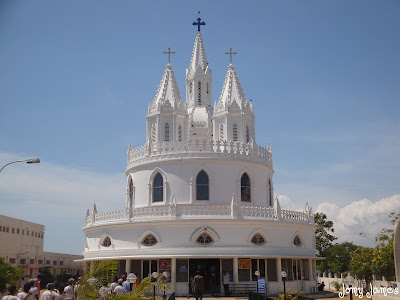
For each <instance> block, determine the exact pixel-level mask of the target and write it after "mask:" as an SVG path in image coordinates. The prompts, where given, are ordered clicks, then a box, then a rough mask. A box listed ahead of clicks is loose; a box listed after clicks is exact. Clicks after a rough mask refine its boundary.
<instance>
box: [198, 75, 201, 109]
mask: <svg viewBox="0 0 400 300" xmlns="http://www.w3.org/2000/svg"><path fill="white" fill-rule="evenodd" d="M198 103H199V105H201V81H199V83H198Z"/></svg>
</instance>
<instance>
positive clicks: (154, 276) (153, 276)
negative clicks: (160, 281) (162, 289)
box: [151, 272, 158, 300]
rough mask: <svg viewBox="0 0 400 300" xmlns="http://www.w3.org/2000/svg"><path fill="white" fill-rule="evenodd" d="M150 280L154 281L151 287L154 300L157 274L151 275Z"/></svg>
mask: <svg viewBox="0 0 400 300" xmlns="http://www.w3.org/2000/svg"><path fill="white" fill-rule="evenodd" d="M151 277H152V280H153V281H154V285H153V299H154V300H156V283H155V282H156V281H157V278H158V273H157V272H153V273H152V274H151Z"/></svg>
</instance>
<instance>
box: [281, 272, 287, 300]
mask: <svg viewBox="0 0 400 300" xmlns="http://www.w3.org/2000/svg"><path fill="white" fill-rule="evenodd" d="M281 276H282V281H283V297H284V298H283V299H284V300H286V276H287V273H286V272H285V271H282V272H281Z"/></svg>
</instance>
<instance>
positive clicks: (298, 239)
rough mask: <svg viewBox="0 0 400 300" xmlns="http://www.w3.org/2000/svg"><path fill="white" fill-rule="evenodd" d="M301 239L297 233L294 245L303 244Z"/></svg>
mask: <svg viewBox="0 0 400 300" xmlns="http://www.w3.org/2000/svg"><path fill="white" fill-rule="evenodd" d="M301 244H302V243H301V239H300V237H299V236H298V235H297V234H296V236H295V237H294V239H293V245H295V246H296V247H300V246H301Z"/></svg>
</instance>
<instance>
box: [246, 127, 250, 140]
mask: <svg viewBox="0 0 400 300" xmlns="http://www.w3.org/2000/svg"><path fill="white" fill-rule="evenodd" d="M246 143H250V130H249V126H246Z"/></svg>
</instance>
